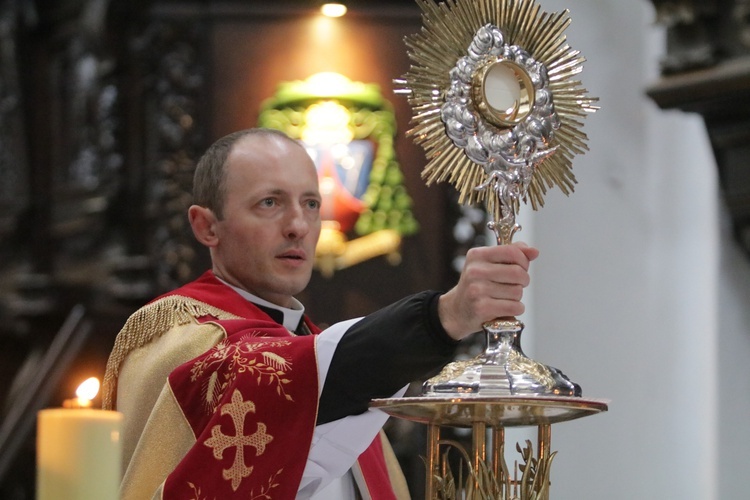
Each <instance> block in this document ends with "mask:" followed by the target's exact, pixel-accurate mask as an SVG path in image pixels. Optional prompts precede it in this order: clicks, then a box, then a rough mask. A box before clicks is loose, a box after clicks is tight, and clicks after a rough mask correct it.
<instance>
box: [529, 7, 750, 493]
mask: <svg viewBox="0 0 750 500" xmlns="http://www.w3.org/2000/svg"><path fill="white" fill-rule="evenodd" d="M539 3H540V5H541V7H542V9H543V10H545V11H548V12H549V11H552V12H557V11H561V10H564V9H566V8H567V9H570V11H571V17H572V19H573V23H572V25H571V27H570V28H569V29H568V31H567V35H568V41H569V43H570V45H571V46H572V47H573V48H575V49H579V50H580V51H581V52H582V53H583V55H584V56H585V57H586V58H587V61H588V62H587V63H586V66H585V71H584V73H583V74H582V75H581V79H582V80H583V83H584V86H585V87H586V88H588V90H589V91H590V94H591V95H594V96H598V97H600V98H601V102H600V105H601V108H602V109H601V110H600V111H599V112H598V113H596V114H594V115H592V116H590V117H588V118H587V120H586V126H585V127H584V130H585V131H586V132H587V134H588V135H589V138H590V141H589V145H590V148H591V151H590V152H589V153H587V154H586V155H584V156H580V157H577V158H576V160H575V161H574V171H575V173H576V176H577V178H578V180H579V184H578V185H577V187H576V192H575V193H574V194H573V195H571V196H570V197H569V198H566V197H565V196H564V195H562V194H561V193H560V192H559V191H558V190H554V191H553V192H551V193H550V194H549V195H548V196H547V198H546V204H545V207H544V208H542V209H541V210H540V211H539V212H537V213H534V214H533V215H532V216H531V217H527V216H526V214H524V218H527V219H528V218H530V219H531V223H530V224H527V228H525V229H524V232H522V233H520V234H519V236H518V237H517V239H525V240H527V241H531V242H533V244H535V245H536V246H538V247H539V248H540V250H541V257H540V258H539V260H538V261H537V262H535V264H534V267H533V272H532V273H533V276H532V278H533V285H532V288H531V289H530V293H529V300H530V302H531V307H530V308H529V312H527V314H526V315H525V316H528V318H527V317H522V318H521V319H522V320H524V321H525V322H526V323H527V324H528V325H531V326H530V327H528V328H527V332H526V333H525V338H524V349H525V350H526V351H527V352H529V353H530V354H531V355H532V356H533V357H534V358H535V359H537V360H539V361H542V362H544V363H547V364H550V365H552V366H556V367H558V368H560V369H562V370H563V372H565V373H566V374H568V375H569V376H570V377H571V379H573V380H574V381H576V382H578V383H580V384H581V385H582V387H583V390H584V396H585V397H591V398H608V399H611V403H610V411H609V412H608V413H605V414H601V415H596V416H592V417H587V418H584V419H580V420H577V421H573V422H567V423H562V424H558V425H556V426H554V427H553V431H552V448H553V450H557V451H558V456H557V457H556V458H555V461H554V465H553V477H552V481H553V484H552V490H551V492H552V495H551V496H552V498H554V499H555V500H561V499H570V500H574V499H575V500H580V499H582V498H583V499H589V498H606V499H608V500H616V499H622V500H632V499H635V498H648V499H651V498H665V499H680V500H690V499H696V500H698V499H700V500H705V499H719V498H721V499H724V498H744V497H745V496H746V495H747V493H744V494H743V493H742V492H743V491H744V490H750V476H748V475H747V474H746V473H745V471H744V469H745V468H746V464H747V458H746V453H745V452H744V449H745V447H746V446H747V445H750V431H748V425H747V423H746V422H747V421H748V417H750V397H749V396H748V395H749V394H750V367H748V364H747V359H748V358H749V357H750V312H749V311H748V310H749V309H750V307H749V305H750V264H749V262H750V260H749V259H748V257H747V256H746V255H742V254H741V253H740V252H739V250H738V249H737V245H736V243H734V241H732V239H731V237H730V236H729V235H728V234H727V230H726V229H724V230H722V220H723V219H724V218H725V217H726V215H725V214H724V208H723V206H722V205H721V202H720V196H719V188H718V185H717V179H716V177H717V175H716V174H717V169H716V165H715V160H714V158H713V156H712V153H711V150H710V146H709V143H708V139H707V135H706V131H705V127H704V125H703V122H702V120H701V119H700V117H698V116H696V115H690V114H685V113H682V112H679V111H669V112H666V111H661V110H659V109H658V108H656V106H655V105H654V104H653V103H652V102H651V101H650V100H649V98H648V97H647V96H646V95H645V89H646V88H647V87H648V86H649V85H650V84H652V83H654V82H655V81H656V80H657V78H658V59H659V57H661V55H662V54H663V53H664V51H665V50H666V49H665V44H664V42H663V39H662V36H663V33H662V32H661V30H660V29H659V28H657V27H655V26H654V25H653V22H652V21H653V8H652V5H651V3H650V2H648V1H646V0H641V1H639V2H623V1H622V0H539ZM523 210H527V211H529V212H530V211H531V208H530V207H528V206H524V207H522V211H523ZM528 227H530V228H531V232H529V231H528V230H527V229H528ZM532 328H533V330H532ZM526 342H528V344H529V345H530V346H531V348H527V345H526Z"/></svg>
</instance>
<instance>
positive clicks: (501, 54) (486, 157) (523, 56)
mask: <svg viewBox="0 0 750 500" xmlns="http://www.w3.org/2000/svg"><path fill="white" fill-rule="evenodd" d="M502 60H508V61H511V62H514V63H516V64H517V65H518V66H520V67H521V68H523V69H524V70H525V71H526V72H527V74H528V75H529V78H530V80H531V82H532V84H533V86H534V90H535V98H534V102H533V104H532V105H531V109H530V112H529V114H528V115H527V116H526V118H525V119H523V120H522V121H521V122H520V123H518V124H516V125H514V126H513V127H511V128H509V129H505V130H502V129H499V128H497V127H495V126H494V125H492V124H490V123H487V122H486V121H485V120H484V119H483V117H482V116H481V115H480V114H479V112H478V110H476V109H475V107H474V104H473V102H472V97H471V94H472V79H473V76H474V73H475V72H476V71H477V69H479V68H481V67H482V66H483V65H484V64H487V63H488V62H495V61H502ZM548 87H549V77H548V75H547V68H546V67H545V65H544V64H542V63H541V62H539V61H537V60H535V59H534V58H533V57H531V55H529V53H528V52H526V51H525V50H524V49H523V48H521V47H519V46H518V45H508V44H506V43H505V37H504V35H503V33H502V31H501V30H500V29H499V28H498V27H497V26H495V25H493V24H486V25H484V26H482V27H481V28H479V30H477V32H476V34H475V35H474V39H473V40H472V42H471V44H470V45H469V48H468V51H467V55H465V56H463V57H461V58H460V59H459V60H458V61H457V62H456V65H455V66H454V67H453V69H451V71H450V89H449V90H448V91H447V92H446V94H445V103H444V104H443V106H442V108H441V114H440V116H441V118H442V121H443V123H444V124H445V130H446V134H447V135H448V137H449V138H450V140H451V141H452V142H453V144H454V145H455V146H456V147H459V148H461V149H463V150H464V151H465V153H466V155H467V156H468V157H469V159H471V160H472V161H473V162H475V163H477V164H479V165H481V166H482V167H483V168H484V170H485V172H486V173H487V174H488V176H489V178H488V179H487V182H485V183H483V184H482V185H481V186H477V187H476V189H484V188H486V187H487V186H489V185H493V188H494V189H495V191H497V193H498V195H499V196H500V197H501V199H504V200H508V199H509V198H511V199H518V197H519V196H523V195H525V192H526V190H527V189H528V186H529V183H530V182H531V178H532V175H533V173H534V166H535V165H536V164H537V163H539V162H541V161H542V160H544V158H546V157H548V156H549V155H551V154H552V153H553V152H554V151H555V149H556V147H555V148H550V147H549V144H550V142H551V141H552V139H553V138H554V133H555V130H557V129H558V128H560V120H559V118H558V116H557V114H556V113H555V106H554V103H553V100H552V92H551V91H550V90H549V88H548Z"/></svg>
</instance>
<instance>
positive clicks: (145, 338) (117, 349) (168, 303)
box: [102, 295, 241, 410]
mask: <svg viewBox="0 0 750 500" xmlns="http://www.w3.org/2000/svg"><path fill="white" fill-rule="evenodd" d="M202 316H214V317H215V318H217V319H219V320H224V319H241V317H240V316H236V315H234V314H231V313H228V312H226V311H223V310H221V309H219V308H217V307H214V306H212V305H210V304H206V303H205V302H201V301H199V300H196V299H193V298H190V297H183V296H181V295H170V296H168V297H164V298H163V299H160V300H157V301H156V302H153V303H151V304H148V305H146V306H143V307H142V308H140V309H138V310H137V311H136V312H134V313H133V314H132V315H131V316H130V317H129V318H128V320H127V321H126V322H125V325H124V326H123V327H122V330H120V333H118V334H117V338H116V339H115V345H114V347H112V353H111V354H110V355H109V360H108V361H107V369H106V372H105V373H104V382H103V389H102V408H104V409H105V410H112V409H113V408H114V404H115V389H116V387H117V377H118V376H119V374H120V365H121V364H122V362H123V361H124V360H125V358H126V357H127V355H128V354H130V352H131V351H133V350H134V349H138V348H139V347H143V346H144V345H146V344H148V343H150V342H151V341H153V340H154V339H156V338H158V337H161V336H162V335H163V334H164V333H165V332H166V331H167V330H169V329H170V328H172V327H173V326H176V325H186V324H188V323H190V322H195V321H196V319H197V318H200V317H202Z"/></svg>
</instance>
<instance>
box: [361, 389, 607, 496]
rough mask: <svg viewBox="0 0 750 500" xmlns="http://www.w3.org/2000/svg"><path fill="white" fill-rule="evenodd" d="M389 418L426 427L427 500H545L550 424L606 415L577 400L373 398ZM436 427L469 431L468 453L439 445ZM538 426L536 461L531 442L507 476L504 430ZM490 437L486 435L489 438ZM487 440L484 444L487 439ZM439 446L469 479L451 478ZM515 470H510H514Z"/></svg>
mask: <svg viewBox="0 0 750 500" xmlns="http://www.w3.org/2000/svg"><path fill="white" fill-rule="evenodd" d="M371 406H372V407H373V408H379V409H381V410H383V411H385V412H386V413H388V414H389V415H392V416H394V417H398V418H403V419H406V420H411V421H413V422H418V423H422V424H427V426H428V428H427V459H426V465H427V478H426V485H425V499H426V500H434V499H441V500H448V499H454V498H455V499H458V498H462V499H467V500H480V499H482V500H484V499H487V498H492V499H493V500H511V499H519V500H532V499H534V500H544V499H548V498H549V473H550V470H549V469H550V463H551V461H552V458H553V457H554V453H551V452H550V440H551V436H552V431H551V425H552V424H555V423H558V422H565V421H568V420H574V419H577V418H581V417H585V416H588V415H594V414H596V413H600V412H603V411H607V409H608V407H607V402H606V401H604V400H593V399H582V398H579V397H534V396H531V397H524V396H499V397H477V396H468V397H451V398H438V397H407V398H392V399H376V400H374V401H373V402H372V404H371ZM441 426H447V427H461V428H470V429H472V452H471V454H469V453H467V452H466V450H464V449H463V447H462V446H461V445H460V443H457V442H455V441H450V440H442V439H441V437H440V430H441V429H440V428H441ZM521 426H537V427H538V440H537V456H536V457H533V456H532V449H531V443H527V446H526V447H525V448H523V449H521V447H520V446H517V449H518V450H519V452H520V453H521V455H522V459H523V463H522V464H521V465H520V466H519V469H520V472H521V477H520V478H519V477H518V472H519V470H514V473H513V474H512V475H511V473H510V471H509V469H508V467H507V466H506V463H505V458H504V450H505V428H507V427H521ZM488 434H489V436H488ZM488 437H489V439H488ZM441 447H443V448H445V447H452V448H456V449H457V450H458V451H459V452H460V453H462V454H463V456H464V460H465V462H466V464H467V465H468V466H469V467H468V468H469V471H470V473H469V477H467V478H466V480H465V481H464V480H462V477H461V476H460V475H459V477H458V478H455V477H454V476H453V474H452V472H450V468H449V466H448V464H447V463H446V455H442V456H441ZM514 469H515V468H514Z"/></svg>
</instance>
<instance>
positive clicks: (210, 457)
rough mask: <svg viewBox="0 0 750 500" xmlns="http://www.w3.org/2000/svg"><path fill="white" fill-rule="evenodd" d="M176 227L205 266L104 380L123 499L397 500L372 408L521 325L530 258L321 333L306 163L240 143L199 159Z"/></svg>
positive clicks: (133, 328) (315, 195)
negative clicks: (301, 296)
mask: <svg viewBox="0 0 750 500" xmlns="http://www.w3.org/2000/svg"><path fill="white" fill-rule="evenodd" d="M193 195H194V205H192V206H191V207H190V208H189V211H188V218H189V220H190V224H191V227H192V230H193V233H194V235H195V237H196V238H197V240H198V241H199V242H200V243H202V244H203V245H205V246H206V247H207V248H208V249H209V251H210V255H211V262H212V266H211V269H210V270H207V271H206V272H205V273H204V274H203V275H202V276H200V277H199V278H198V279H197V280H195V281H193V282H192V283H189V284H187V285H185V286H183V287H181V288H178V289H176V290H173V291H172V292H170V293H167V294H165V295H163V296H161V297H159V298H157V299H155V300H153V301H152V302H150V303H149V304H147V305H145V306H144V307H142V308H141V309H139V310H138V311H136V312H135V313H134V314H133V315H132V316H131V317H130V318H129V319H128V321H127V322H126V323H125V325H124V326H123V328H122V330H121V332H120V333H119V335H118V336H117V339H116V341H115V345H114V347H113V350H112V354H111V355H110V359H109V362H108V364H107V373H106V375H105V389H104V407H105V408H106V409H117V410H119V411H121V412H122V413H123V414H124V428H123V435H122V439H123V444H124V466H125V470H124V478H123V482H122V486H121V497H122V498H123V499H134V500H142V499H146V498H163V499H187V498H190V499H193V498H195V499H214V498H216V499H218V498H221V499H229V498H243V499H248V498H249V499H271V498H272V499H281V500H286V499H290V500H291V499H294V498H297V499H308V498H312V499H325V500H349V499H352V500H353V499H356V498H372V499H375V500H379V499H396V498H398V499H401V498H408V489H407V486H406V482H405V481H404V478H403V475H402V474H401V472H400V469H399V467H398V465H397V462H396V460H395V458H394V456H393V452H392V450H391V449H390V446H389V444H388V442H387V440H386V439H385V438H384V436H383V433H382V432H381V428H382V426H383V424H384V423H385V421H386V419H387V415H385V414H384V413H382V412H380V411H378V410H371V409H368V403H369V401H370V400H372V399H373V398H383V397H394V396H395V397H397V396H400V395H402V394H403V393H404V391H405V390H406V387H407V385H408V383H409V382H410V381H412V380H417V379H424V378H426V377H429V376H431V375H433V374H435V373H437V372H438V371H439V370H440V368H441V367H442V366H443V365H445V364H446V363H447V362H449V361H451V360H452V359H453V357H454V355H455V352H456V349H457V346H458V343H459V341H460V340H461V339H463V338H465V337H467V336H468V335H470V334H472V333H474V332H476V331H477V330H479V329H480V325H481V324H482V323H483V322H485V321H489V320H492V319H494V318H497V317H503V316H517V315H520V314H521V313H523V310H524V306H523V303H522V302H521V300H522V294H523V288H524V287H526V286H527V285H528V283H529V274H528V269H529V264H530V262H531V261H532V260H534V259H535V258H536V257H537V255H538V251H537V250H536V249H535V248H532V247H529V246H527V245H525V244H523V243H515V244H512V245H501V246H494V247H483V248H475V249H472V250H470V251H469V252H468V254H467V257H466V263H465V266H464V269H463V271H462V273H461V276H460V278H459V281H458V283H457V284H456V286H455V287H454V288H452V289H451V290H449V291H448V292H446V293H441V292H436V291H425V292H421V293H418V294H415V295H412V296H408V297H406V298H404V299H402V300H400V301H398V302H396V303H394V304H391V305H390V306H387V307H385V308H384V309H382V310H380V311H376V312H374V313H372V314H370V315H368V316H365V317H363V318H356V319H351V320H348V321H344V322H342V323H337V324H335V325H333V326H331V327H329V328H327V329H325V330H324V331H322V332H321V331H320V329H319V328H317V327H316V326H315V324H313V323H312V322H311V321H310V319H309V318H308V317H307V316H306V315H305V312H304V306H303V305H302V304H301V303H300V302H299V301H298V300H297V299H295V297H294V296H295V295H296V294H298V293H299V292H301V291H302V290H303V289H304V288H305V287H306V286H307V284H308V282H309V280H310V276H311V273H312V268H313V261H314V256H315V246H316V243H317V240H318V236H319V234H320V227H321V220H320V205H321V196H320V192H319V189H318V177H317V173H316V170H315V166H314V164H313V163H312V160H311V159H310V157H309V156H308V154H307V152H306V151H305V149H304V148H303V147H302V146H301V145H300V144H299V143H297V142H296V141H294V140H292V139H290V138H289V137H287V136H286V135H284V134H283V133H281V132H278V131H275V130H269V129H249V130H243V131H239V132H235V133H232V134H230V135H228V136H226V137H223V138H221V139H219V140H218V141H217V142H216V143H214V144H213V145H212V146H211V147H210V148H209V149H208V150H207V151H206V153H205V154H204V155H203V157H202V158H201V159H200V161H199V163H198V165H197V167H196V171H195V178H194V188H193Z"/></svg>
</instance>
